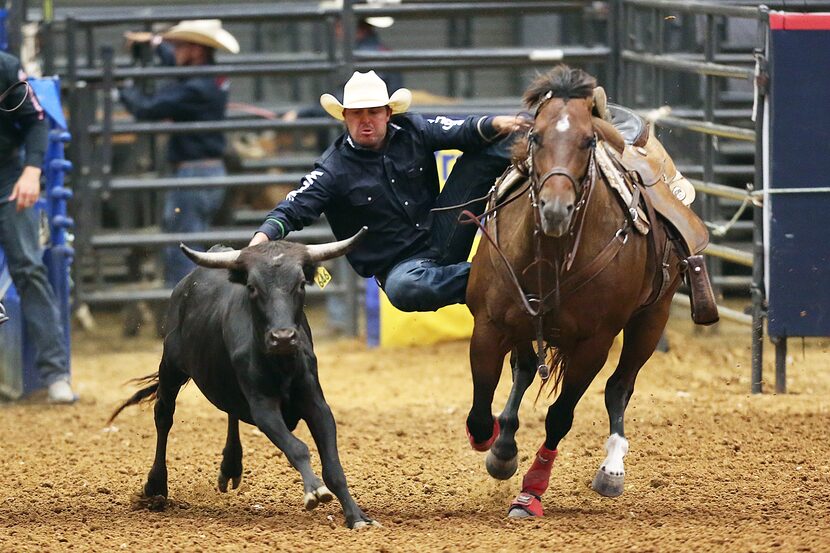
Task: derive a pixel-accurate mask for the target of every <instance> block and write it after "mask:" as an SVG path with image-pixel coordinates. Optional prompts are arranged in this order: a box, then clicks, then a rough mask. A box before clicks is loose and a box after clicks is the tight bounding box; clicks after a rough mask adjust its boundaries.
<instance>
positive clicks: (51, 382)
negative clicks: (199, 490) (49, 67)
mask: <svg viewBox="0 0 830 553" xmlns="http://www.w3.org/2000/svg"><path fill="white" fill-rule="evenodd" d="M25 80H26V73H25V72H24V71H23V68H22V67H21V65H20V61H19V60H18V59H17V58H16V57H14V56H12V55H10V54H7V53H5V52H0V91H7V90H9V88H10V87H12V86H13V85H14V84H15V83H17V82H18V81H25ZM0 108H2V111H0V247H2V248H3V251H4V252H5V254H6V263H7V265H8V267H9V274H10V275H11V277H12V282H14V286H15V288H16V289H17V292H18V294H19V295H20V306H21V312H22V315H23V324H24V325H25V326H26V332H27V338H28V339H29V340H31V343H32V344H33V345H34V350H35V367H36V368H37V370H38V372H39V373H40V377H41V379H42V380H43V382H44V384H46V386H47V389H48V396H49V400H50V401H52V402H55V403H73V402H74V401H76V400H77V399H78V398H77V396H76V395H75V393H74V392H73V391H72V387H71V386H70V375H69V352H68V350H67V345H66V343H65V342H64V341H63V336H64V332H63V328H62V325H61V323H60V311H59V309H58V301H57V298H56V297H55V292H54V291H53V290H52V286H51V285H50V284H49V279H48V276H47V272H46V267H45V266H44V264H43V252H42V250H41V248H40V242H39V241H40V232H39V230H40V228H39V220H38V215H37V212H36V211H35V210H34V209H33V207H32V206H34V205H35V202H36V201H37V200H38V198H39V197H40V177H41V166H42V165H43V159H44V156H45V155H46V148H47V145H48V127H47V124H46V116H45V113H44V111H43V108H42V107H41V106H40V103H39V102H38V100H37V98H36V97H35V95H34V92H33V91H32V89H31V88H30V87H29V86H28V85H27V86H16V87H15V88H14V89H13V90H11V91H10V93H9V94H8V96H7V97H6V98H5V99H4V100H3V101H2V104H0ZM0 313H2V316H3V317H5V310H3V311H0ZM2 322H4V321H0V323H2Z"/></svg>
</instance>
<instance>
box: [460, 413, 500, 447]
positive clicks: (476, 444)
mask: <svg viewBox="0 0 830 553" xmlns="http://www.w3.org/2000/svg"><path fill="white" fill-rule="evenodd" d="M466 430H467V439H468V440H470V445H471V446H472V448H473V449H475V450H476V451H480V452H484V451H488V450H489V449H490V447H492V445H493V442H495V441H496V438H498V437H499V434H500V433H501V427H500V426H499V419H493V434H492V435H491V436H490V438H488V439H487V440H485V441H483V442H477V441H476V440H475V438H473V435H472V433H470V428H469V427H467V428H466Z"/></svg>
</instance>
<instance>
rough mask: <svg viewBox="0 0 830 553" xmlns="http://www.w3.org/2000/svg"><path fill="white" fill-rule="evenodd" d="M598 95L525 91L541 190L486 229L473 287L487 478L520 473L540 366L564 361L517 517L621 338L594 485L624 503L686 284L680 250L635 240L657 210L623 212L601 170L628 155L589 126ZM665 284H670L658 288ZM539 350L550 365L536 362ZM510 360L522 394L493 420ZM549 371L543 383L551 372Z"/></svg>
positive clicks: (554, 86)
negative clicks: (637, 424)
mask: <svg viewBox="0 0 830 553" xmlns="http://www.w3.org/2000/svg"><path fill="white" fill-rule="evenodd" d="M595 86H596V81H595V79H594V78H593V77H591V76H590V75H588V74H587V73H585V72H583V71H582V70H578V69H571V68H568V67H566V66H558V67H556V68H555V69H554V70H552V71H551V72H549V73H548V74H546V75H544V76H542V77H540V78H538V79H537V80H536V81H535V82H534V83H533V84H532V85H531V87H530V88H529V89H528V90H527V91H526V93H525V96H524V101H525V103H526V105H527V106H528V108H529V109H533V108H535V109H536V116H535V120H534V123H533V128H532V130H531V131H530V133H529V134H528V137H527V140H526V141H525V142H523V143H522V144H519V145H517V146H518V148H517V150H516V151H517V152H519V153H520V154H521V157H522V158H524V159H520V160H519V165H522V164H523V165H524V166H525V167H526V168H527V173H528V175H529V177H530V178H529V181H530V184H529V185H528V187H527V188H522V189H520V190H518V191H514V192H512V193H511V194H510V195H509V196H508V199H507V200H506V201H503V202H502V204H501V207H500V208H499V210H498V211H497V212H496V216H495V217H494V218H491V219H490V221H489V222H488V223H487V224H486V229H487V233H488V235H489V236H490V238H491V241H484V240H483V241H482V243H481V246H480V247H479V249H478V252H477V253H476V256H475V258H474V260H473V265H472V271H471V275H470V281H469V284H468V287H467V304H468V306H469V308H470V311H471V312H472V314H473V316H474V318H475V327H474V330H473V336H472V339H471V343H470V364H471V366H472V374H473V385H474V395H473V405H472V408H471V409H470V413H469V416H468V418H467V432H468V436H469V439H470V442H471V444H472V446H473V448H474V449H477V450H479V451H486V450H488V449H490V448H491V446H492V449H491V450H490V453H489V454H488V457H487V462H486V465H487V469H488V471H489V472H490V474H491V475H492V476H493V477H494V478H499V479H507V478H510V477H511V476H512V475H513V474H514V473H515V472H516V468H517V461H516V459H517V454H518V449H517V446H516V441H515V433H516V430H517V429H518V427H519V420H518V410H519V404H520V403H521V399H522V396H523V395H524V392H525V391H526V390H527V388H528V387H529V386H530V384H531V382H532V381H533V378H534V376H535V373H536V371H537V366H538V365H544V357H543V355H544V353H545V351H546V348H547V347H552V348H555V350H554V354H553V360H554V361H553V370H554V373H553V374H552V376H551V377H550V378H552V379H553V382H554V383H555V384H554V388H556V387H558V389H559V395H558V397H557V398H556V400H555V401H554V403H553V404H552V405H551V406H550V407H549V409H548V413H547V417H546V420H545V431H546V437H545V441H544V443H543V444H542V446H541V447H540V448H539V450H538V452H537V455H536V457H535V460H534V462H533V464H532V466H531V467H530V469H529V471H528V472H527V474H526V476H525V477H524V480H523V483H522V493H520V494H519V496H518V497H517V499H516V500H515V501H514V502H513V504H512V506H511V509H510V516H512V517H522V516H541V515H542V506H541V495H542V494H543V493H544V491H545V490H546V489H547V486H548V480H549V477H550V470H551V467H552V465H553V460H554V458H555V457H556V448H557V446H558V445H559V441H560V440H561V439H562V438H563V437H564V436H565V435H566V434H567V433H568V431H569V430H570V428H571V424H572V422H573V413H574V408H575V407H576V404H577V403H578V402H579V400H580V398H581V397H582V395H583V394H584V393H585V390H586V389H587V388H588V385H589V384H590V383H591V381H593V379H594V377H596V375H597V373H598V372H599V371H600V369H601V368H602V366H603V365H604V364H605V361H606V358H607V357H608V351H609V349H610V348H611V346H612V344H613V342H614V338H615V336H617V335H618V334H619V333H620V331H625V333H624V345H623V348H622V354H621V355H620V360H619V363H618V365H617V368H616V370H615V371H614V374H613V375H612V376H611V378H610V379H609V380H608V382H607V385H606V388H605V404H606V407H607V410H608V416H609V419H610V423H611V430H610V437H609V438H608V440H607V442H606V443H605V449H606V451H607V453H608V456H607V457H606V459H605V461H604V462H603V463H602V466H601V467H600V469H599V471H598V472H597V476H596V478H595V479H594V483H593V488H594V489H595V490H596V491H597V492H599V493H600V494H602V495H606V496H616V495H620V494H621V493H622V491H623V478H624V467H623V456H624V455H625V454H626V452H627V451H628V441H627V440H626V438H625V432H624V428H623V418H624V413H625V408H626V406H627V404H628V401H629V399H630V398H631V394H632V392H633V390H634V381H635V379H636V377H637V372H638V371H639V370H640V367H642V366H643V364H644V363H645V362H646V361H647V360H648V359H649V357H651V355H652V353H653V352H654V349H655V347H656V345H657V342H658V340H659V339H660V335H661V333H662V332H663V329H664V327H665V324H666V321H667V319H668V316H669V308H670V304H671V300H672V296H673V294H674V291H675V290H676V288H677V286H678V285H679V283H680V280H681V274H680V263H681V259H682V258H681V257H680V255H678V253H677V252H675V251H674V249H673V248H669V249H670V250H671V251H669V252H668V253H667V254H666V257H663V256H662V255H660V254H659V253H658V252H659V251H660V249H659V247H660V246H661V244H655V243H654V242H650V240H651V237H650V236H647V235H642V234H640V233H638V232H637V231H636V230H635V228H634V223H635V221H636V219H637V217H636V215H632V213H634V212H635V210H633V209H631V208H636V207H637V206H636V205H635V204H640V206H641V207H643V208H644V209H647V208H648V206H647V205H646V204H641V203H640V199H641V196H640V195H639V191H638V190H637V187H636V186H633V190H634V191H633V199H632V200H631V205H625V204H624V203H623V201H622V200H621V199H620V197H619V196H618V195H617V193H616V192H615V191H614V190H613V189H612V188H611V187H610V186H609V185H608V182H607V179H606V178H605V177H604V175H603V173H601V172H600V171H599V170H598V166H597V163H596V156H597V151H596V150H597V149H598V148H600V147H607V146H612V147H614V148H615V149H617V150H620V149H621V148H622V147H623V142H622V138H621V136H620V135H619V133H618V132H617V131H616V130H615V129H614V128H613V127H612V126H611V125H610V124H609V123H607V122H605V121H604V120H602V119H600V118H598V117H593V116H592V108H593V91H594V88H595ZM652 213H653V212H652ZM655 219H656V217H653V218H652V220H651V232H650V234H651V236H655V235H657V236H658V237H662V240H663V241H664V244H663V245H665V243H666V242H667V240H666V237H667V234H666V231H665V230H664V229H663V228H662V227H660V228H658V225H662V223H661V222H659V221H657V220H655ZM641 223H642V221H640V224H641ZM658 231H659V232H658ZM658 240H659V238H658ZM666 261H667V263H666ZM661 268H662V269H663V271H661ZM663 273H665V277H666V278H658V277H657V275H660V274H663ZM534 315H535V316H534ZM540 338H541V344H540V343H539V342H540V340H539V339H540ZM534 340H535V341H536V343H537V347H542V355H539V354H538V353H537V351H534V345H533V342H534ZM545 344H547V346H545ZM510 351H512V355H511V364H512V372H513V389H512V391H511V393H510V397H509V399H508V401H507V404H506V406H505V409H504V411H503V412H502V413H501V415H499V417H498V418H497V419H496V418H494V417H493V415H492V413H491V405H492V402H493V394H494V391H495V389H496V385H497V384H498V382H499V377H500V375H501V372H502V363H503V360H504V357H505V355H506V354H507V353H508V352H510ZM538 369H539V372H540V373H541V374H542V376H543V377H545V376H546V373H547V370H546V369H547V367H545V366H538Z"/></svg>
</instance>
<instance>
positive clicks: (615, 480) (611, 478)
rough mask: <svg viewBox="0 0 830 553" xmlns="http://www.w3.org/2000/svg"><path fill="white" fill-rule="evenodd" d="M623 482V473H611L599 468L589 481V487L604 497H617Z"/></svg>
mask: <svg viewBox="0 0 830 553" xmlns="http://www.w3.org/2000/svg"><path fill="white" fill-rule="evenodd" d="M624 484H625V474H620V475H613V474H608V473H607V472H605V471H604V470H602V469H599V470H598V471H597V475H596V476H594V481H593V482H591V488H592V489H593V490H594V491H595V492H597V493H598V494H600V495H604V496H605V497H619V496H621V495H622V493H623V487H624Z"/></svg>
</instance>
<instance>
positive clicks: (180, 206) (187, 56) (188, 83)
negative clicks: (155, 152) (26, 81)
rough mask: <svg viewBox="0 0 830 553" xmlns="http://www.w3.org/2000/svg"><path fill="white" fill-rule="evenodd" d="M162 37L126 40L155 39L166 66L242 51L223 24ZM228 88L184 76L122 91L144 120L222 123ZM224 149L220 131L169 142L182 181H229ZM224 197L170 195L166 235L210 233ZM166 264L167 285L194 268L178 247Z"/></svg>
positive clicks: (215, 191) (218, 193) (193, 192)
mask: <svg viewBox="0 0 830 553" xmlns="http://www.w3.org/2000/svg"><path fill="white" fill-rule="evenodd" d="M160 38H161V41H158V40H157V39H155V38H154V37H153V35H150V34H148V33H133V34H128V35H127V39H128V41H131V42H136V41H140V40H156V41H157V42H158V44H157V47H156V53H157V55H158V56H159V58H160V60H161V63H162V64H166V65H176V66H202V65H212V64H214V63H215V59H214V56H215V52H216V49H221V50H224V51H227V52H231V53H234V54H236V53H238V52H239V43H238V42H237V41H236V39H235V38H234V37H233V35H231V34H230V33H229V32H228V31H226V30H225V29H223V28H222V23H221V21H219V20H218V19H198V20H189V21H182V22H181V23H179V24H178V25H175V26H173V27H171V28H170V30H168V31H167V32H166V33H164V34H162V35H161V37H160ZM228 87H229V81H228V80H227V79H226V78H225V77H212V76H205V77H183V78H181V79H177V80H174V81H172V82H169V83H166V84H164V85H163V86H161V87H160V88H159V89H158V90H157V91H156V92H155V94H145V93H143V92H142V91H141V90H140V89H139V88H138V87H134V86H133V87H127V88H122V89H120V90H119V98H120V100H121V102H122V103H123V104H124V107H125V108H126V109H127V111H129V112H130V113H131V114H132V115H133V116H134V117H135V118H136V119H138V120H140V121H159V120H164V119H169V120H172V121H176V122H191V121H219V120H222V119H225V113H226V110H227V104H228ZM225 145H226V143H225V136H224V134H223V133H221V132H199V133H191V134H174V135H171V136H170V139H169V141H168V145H167V160H168V161H169V162H170V163H171V165H172V166H173V167H174V168H175V173H176V176H177V177H180V178H188V177H217V176H224V175H226V174H227V173H226V170H225V165H224V162H223V161H222V157H223V154H224V152H225ZM224 197H225V190H224V189H223V188H210V189H194V188H181V189H174V190H172V191H170V192H168V193H167V195H166V197H165V201H164V217H163V220H162V230H163V231H164V232H168V233H192V232H199V231H204V230H207V229H208V227H209V226H210V223H211V221H212V220H213V218H214V216H215V215H216V213H217V212H218V211H219V208H220V207H221V206H222V201H223V200H224ZM164 264H165V267H164V280H165V282H166V284H167V285H168V286H174V285H176V284H177V283H178V282H179V280H181V279H182V277H184V276H185V275H186V274H187V273H189V272H190V270H191V269H192V268H193V263H192V262H191V261H190V260H189V259H187V258H186V257H185V256H184V255H182V253H181V252H180V251H179V249H178V247H175V246H170V247H167V248H165V250H164Z"/></svg>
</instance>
